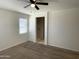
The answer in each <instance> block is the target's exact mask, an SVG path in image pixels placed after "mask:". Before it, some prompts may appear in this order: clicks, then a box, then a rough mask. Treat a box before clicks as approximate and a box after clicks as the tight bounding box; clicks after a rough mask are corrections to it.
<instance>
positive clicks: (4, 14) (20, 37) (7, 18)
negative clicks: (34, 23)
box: [0, 9, 29, 51]
mask: <svg viewBox="0 0 79 59" xmlns="http://www.w3.org/2000/svg"><path fill="white" fill-rule="evenodd" d="M21 15H23V14H21V13H18V12H14V11H8V10H4V9H0V51H1V50H4V49H6V48H9V47H12V46H15V45H17V44H20V43H23V42H26V41H27V40H28V33H26V34H19V17H20V16H21ZM26 18H27V19H29V16H28V15H26Z"/></svg>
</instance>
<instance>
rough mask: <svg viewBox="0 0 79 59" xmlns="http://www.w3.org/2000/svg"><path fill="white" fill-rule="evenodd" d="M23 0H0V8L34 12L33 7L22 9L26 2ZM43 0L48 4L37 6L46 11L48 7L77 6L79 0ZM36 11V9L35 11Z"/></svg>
mask: <svg viewBox="0 0 79 59" xmlns="http://www.w3.org/2000/svg"><path fill="white" fill-rule="evenodd" d="M24 1H25V0H20V1H19V0H0V8H6V9H10V10H15V11H19V12H23V13H32V12H33V11H34V12H36V11H37V10H36V9H35V8H31V7H28V8H26V9H24V8H23V7H24V5H25V4H28V3H25V2H24ZM40 1H43V2H49V6H39V7H40V11H47V10H50V9H57V10H60V9H69V8H78V7H79V0H40ZM37 12H38V11H37Z"/></svg>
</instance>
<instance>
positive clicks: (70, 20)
mask: <svg viewBox="0 0 79 59" xmlns="http://www.w3.org/2000/svg"><path fill="white" fill-rule="evenodd" d="M48 25H49V26H48V27H49V28H48V45H52V46H56V47H61V48H65V49H70V50H74V51H79V46H78V45H79V9H78V8H72V9H64V10H59V11H56V10H54V11H52V12H50V11H49V23H48Z"/></svg>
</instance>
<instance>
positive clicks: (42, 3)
mask: <svg viewBox="0 0 79 59" xmlns="http://www.w3.org/2000/svg"><path fill="white" fill-rule="evenodd" d="M36 4H38V5H48V3H44V2H36Z"/></svg>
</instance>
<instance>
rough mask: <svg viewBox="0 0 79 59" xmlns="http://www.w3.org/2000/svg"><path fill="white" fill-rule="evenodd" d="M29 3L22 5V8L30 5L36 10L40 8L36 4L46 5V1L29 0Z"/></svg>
mask: <svg viewBox="0 0 79 59" xmlns="http://www.w3.org/2000/svg"><path fill="white" fill-rule="evenodd" d="M29 3H30V4H29V5H26V6H24V8H27V7H29V6H31V7H35V8H36V9H37V10H39V9H40V8H39V7H38V6H37V5H48V3H45V2H38V1H37V0H30V1H29Z"/></svg>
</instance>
